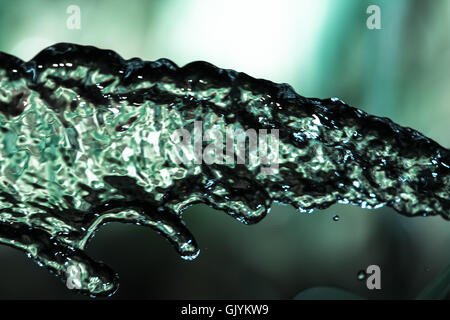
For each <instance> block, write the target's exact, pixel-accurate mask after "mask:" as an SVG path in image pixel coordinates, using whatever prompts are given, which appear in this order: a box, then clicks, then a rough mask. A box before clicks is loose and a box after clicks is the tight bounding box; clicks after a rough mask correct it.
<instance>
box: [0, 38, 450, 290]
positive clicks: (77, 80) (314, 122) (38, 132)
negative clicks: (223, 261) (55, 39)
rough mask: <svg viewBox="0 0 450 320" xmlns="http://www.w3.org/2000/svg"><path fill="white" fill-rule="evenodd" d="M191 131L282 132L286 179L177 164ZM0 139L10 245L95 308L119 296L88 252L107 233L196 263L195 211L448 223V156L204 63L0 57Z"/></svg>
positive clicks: (2, 216) (56, 52) (255, 168)
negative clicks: (130, 236) (133, 235)
mask: <svg viewBox="0 0 450 320" xmlns="http://www.w3.org/2000/svg"><path fill="white" fill-rule="evenodd" d="M195 121H202V129H204V130H206V129H208V128H215V129H218V130H219V131H221V132H224V131H225V130H226V128H229V127H232V128H233V129H235V130H237V129H242V130H247V129H256V130H258V129H266V130H271V129H279V150H278V152H279V154H278V171H277V172H276V174H271V175H269V174H263V173H262V172H261V170H260V169H261V167H262V164H261V163H257V164H253V165H249V164H235V163H231V164H228V163H220V164H218V163H212V164H206V163H192V162H190V163H189V164H186V163H182V164H177V163H175V162H174V161H172V160H171V158H170V156H169V154H170V151H171V150H173V149H174V148H175V147H176V145H177V143H176V142H174V141H173V140H172V139H171V138H170V137H171V134H172V133H173V132H174V131H175V130H176V129H179V128H187V129H192V127H193V124H194V122H195ZM0 128H1V133H0V139H1V143H0V169H1V176H0V243H3V244H6V245H9V246H12V247H15V248H18V249H20V250H23V251H25V252H26V253H27V255H28V256H29V257H31V258H33V259H34V260H35V261H37V262H38V263H39V264H40V265H42V266H45V267H46V268H48V269H50V270H51V271H52V272H54V273H55V274H56V275H58V276H59V277H60V278H61V279H62V280H63V281H64V282H65V283H67V284H70V287H73V288H74V289H75V290H79V291H81V292H84V293H88V294H90V295H91V296H98V295H108V294H112V293H113V292H115V290H116V289H117V285H118V278H117V275H116V273H115V272H113V271H112V270H111V269H110V268H109V267H107V266H106V265H104V264H103V263H100V262H97V261H94V260H93V259H91V258H90V257H88V256H87V255H86V254H85V253H84V249H85V248H86V246H87V244H88V242H89V240H90V239H91V238H92V237H93V234H94V232H95V231H96V230H97V229H98V228H99V227H100V226H101V225H103V224H105V223H107V222H111V221H120V222H126V223H134V224H139V225H144V226H148V227H150V228H152V229H154V230H156V231H157V232H159V233H160V234H162V235H163V236H165V237H166V238H167V239H168V240H169V241H170V242H171V243H172V244H173V245H174V247H175V248H176V249H177V251H178V252H179V253H180V255H181V256H182V257H184V258H185V259H194V258H195V257H196V256H197V255H198V253H199V249H198V246H197V244H196V242H195V239H194V238H193V237H192V235H191V233H190V232H189V231H188V230H187V228H186V227H185V225H184V223H183V221H182V212H183V211H184V210H185V209H186V208H187V207H188V206H190V205H193V204H196V203H205V204H207V205H209V206H211V207H213V208H215V209H219V210H222V211H225V212H227V213H228V214H229V215H231V216H232V217H234V218H236V219H238V220H239V221H241V222H243V223H246V224H251V223H255V222H258V221H260V220H261V219H262V218H263V217H264V216H265V215H266V214H267V212H268V211H269V209H270V207H271V205H272V203H273V202H274V201H277V202H282V203H286V204H290V205H293V206H294V207H296V208H298V209H299V210H301V211H305V212H308V211H311V210H313V209H315V208H318V209H324V208H327V207H329V206H330V205H332V204H334V203H336V202H343V203H351V204H355V205H359V206H361V207H364V208H378V207H381V206H384V205H387V206H390V207H392V208H394V209H395V210H397V211H398V212H400V213H402V214H405V215H410V216H417V215H441V216H442V217H444V218H446V219H448V218H449V214H450V210H449V209H450V202H449V199H448V195H449V190H450V181H449V179H450V167H449V166H450V154H449V151H448V150H446V149H444V148H442V147H441V146H440V145H438V144H437V143H436V142H434V141H432V140H430V139H428V138H426V137H424V136H423V135H421V134H420V133H418V132H417V131H414V130H412V129H410V128H404V127H401V126H399V125H396V124H395V123H393V122H392V121H390V120H389V119H387V118H379V117H374V116H371V115H368V114H366V113H364V112H363V111H361V110H358V109H355V108H353V107H350V106H348V105H347V104H345V103H344V102H342V101H341V100H338V99H335V98H333V99H325V100H320V99H316V98H305V97H302V96H300V95H298V94H296V93H295V92H294V91H293V89H292V88H291V87H290V86H288V85H286V84H275V83H272V82H270V81H266V80H258V79H254V78H252V77H250V76H248V75H246V74H244V73H239V72H235V71H232V70H224V69H219V68H217V67H215V66H213V65H211V64H208V63H206V62H193V63H190V64H188V65H186V66H184V67H182V68H179V67H177V66H176V65H175V64H174V63H172V62H171V61H169V60H165V59H161V60H158V61H155V62H145V61H142V60H140V59H137V58H134V59H131V60H124V59H122V58H121V57H120V56H118V55H117V54H116V53H114V52H112V51H107V50H100V49H97V48H94V47H88V46H78V45H74V44H56V45H54V46H51V47H49V48H47V49H45V50H43V51H42V52H41V53H39V54H38V55H37V56H36V57H35V58H34V59H32V60H31V61H28V62H24V61H22V60H20V59H18V58H16V57H13V56H10V55H8V54H5V53H0ZM74 275H76V276H77V278H76V279H74V278H73V276H74Z"/></svg>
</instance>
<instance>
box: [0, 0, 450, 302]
mask: <svg viewBox="0 0 450 320" xmlns="http://www.w3.org/2000/svg"><path fill="white" fill-rule="evenodd" d="M373 4H374V5H378V6H379V8H380V10H381V12H380V13H381V16H380V17H381V29H380V30H369V29H368V28H367V26H366V20H367V19H368V18H369V16H370V14H367V13H366V9H367V8H368V6H369V5H373ZM72 5H75V6H77V8H79V9H80V29H71V28H69V27H68V25H67V20H68V19H71V17H72V18H73V14H74V12H75V11H70V10H69V13H68V11H67V10H68V8H70V6H72ZM71 8H73V7H71ZM70 21H72V22H73V20H70ZM70 21H69V22H70ZM69 25H70V23H69ZM71 26H73V24H72V25H71ZM449 28H450V1H448V0H434V1H427V0H395V1H392V0H385V1H382V0H371V1H368V0H340V1H336V0H292V1H278V0H277V1H263V0H246V1H238V0H226V1H225V0H222V1H214V0H165V1H162V0H161V1H148V0H133V1H130V0H129V1H124V0H121V1H112V0H108V1H106V0H102V1H98V0H97V1H92V0H60V1H53V0H35V1H25V0H15V1H6V0H0V51H4V52H7V53H10V54H14V55H17V56H19V57H20V58H22V59H25V60H28V59H31V58H32V57H33V56H34V55H35V54H37V53H38V52H39V51H40V50H41V49H43V48H45V47H46V46H48V45H51V44H54V43H56V42H74V43H78V44H89V45H94V46H97V47H100V48H106V49H112V50H115V51H117V52H118V53H119V54H121V55H122V56H123V57H124V58H132V57H140V58H143V59H145V60H155V59H158V58H162V57H165V58H169V59H171V60H172V61H174V62H175V63H177V64H178V65H184V64H186V63H188V62H190V61H193V60H206V61H209V62H211V63H214V64H216V65H217V66H219V67H223V68H231V69H235V70H238V71H243V72H246V73H248V74H250V75H252V76H254V77H258V78H266V79H270V80H272V81H275V82H287V83H290V84H291V85H292V86H293V87H294V88H295V89H296V91H297V92H298V93H300V94H302V95H305V96H314V97H320V98H325V97H334V96H336V97H340V98H341V99H343V100H344V101H346V102H347V103H349V104H351V105H353V106H356V107H360V108H362V109H363V110H365V111H367V112H369V113H372V114H375V115H379V116H386V117H390V118H391V119H392V120H394V121H395V122H397V123H399V124H401V125H404V126H409V127H412V128H414V129H417V130H419V131H421V132H422V133H423V134H425V135H427V136H429V137H431V138H433V139H434V140H436V141H437V142H439V143H440V144H441V145H443V146H445V147H450V130H449V125H450V105H449V101H450V90H449V89H450V88H449V86H450V39H449V32H448V30H449ZM336 215H338V216H339V218H340V219H339V221H334V220H333V217H334V216H336ZM185 217H186V220H187V224H188V226H189V227H190V229H191V230H192V232H193V233H194V234H195V235H196V238H197V240H198V242H199V244H200V246H201V250H202V252H201V254H200V256H199V258H198V259H197V260H194V261H190V262H189V261H183V260H182V259H180V258H179V256H178V255H177V253H176V252H175V251H174V250H173V249H172V247H171V246H170V245H169V243H167V242H166V241H165V240H164V239H162V238H161V237H160V236H158V235H157V234H155V233H153V232H152V231H151V230H149V229H144V228H141V227H138V226H133V225H120V224H110V225H108V226H105V227H103V228H102V229H101V230H100V231H99V232H98V233H97V237H96V238H95V239H94V240H93V241H92V243H91V245H90V247H89V249H88V252H89V254H90V255H91V256H92V257H94V258H96V259H100V260H103V261H105V262H106V263H108V264H109V265H110V266H112V267H113V268H114V269H115V270H116V271H118V272H119V274H120V277H121V288H120V289H119V291H118V293H117V294H116V295H115V296H113V297H112V298H194V299H195V298H206V299H207V298H224V299H227V298H236V299H240V298H255V299H259V298H261V299H266V298H267V299H279V298H282V299H291V298H293V297H294V296H295V295H296V294H297V293H299V292H300V291H302V290H305V289H307V288H310V287H314V286H334V287H339V288H343V289H346V290H349V291H351V292H354V293H356V294H359V295H361V296H363V297H366V298H371V299H380V298H385V299H389V298H401V299H403V298H413V297H415V296H416V295H417V294H418V293H419V292H420V291H421V290H422V289H423V288H424V287H425V286H426V285H427V284H429V283H430V282H431V281H432V280H433V279H434V278H435V277H436V276H438V275H439V273H440V272H441V271H442V270H443V268H445V267H446V266H447V265H449V264H450V255H449V252H448V247H449V244H450V222H447V221H445V220H443V219H442V218H439V217H426V218H424V217H420V218H407V217H403V216H401V215H399V214H397V213H395V212H394V211H392V210H389V209H379V210H374V211H369V210H363V209H360V208H357V207H352V206H346V205H336V206H333V207H331V208H329V209H327V210H324V211H316V212H314V213H313V214H300V213H298V212H296V211H295V210H294V209H293V208H291V207H288V206H274V207H273V208H272V211H271V213H270V215H269V216H268V217H267V218H266V219H264V220H263V221H262V222H260V223H259V224H256V225H252V226H245V225H242V224H240V223H239V222H237V221H235V220H233V219H232V218H230V217H228V216H226V215H225V214H224V213H222V212H217V211H213V210H211V209H209V208H207V207H205V206H194V207H191V208H190V209H188V211H187V212H185ZM0 261H1V263H0V298H67V299H72V298H74V299H80V298H81V299H84V298H85V297H83V296H80V295H76V294H74V293H72V292H70V291H69V290H68V289H67V288H66V287H65V286H64V285H63V284H62V283H61V282H60V281H59V280H58V279H56V278H54V277H53V276H51V275H50V274H49V273H48V272H47V271H46V270H44V269H41V268H39V267H38V266H37V265H36V264H35V263H33V262H32V261H31V260H29V259H27V258H26V257H25V255H24V254H23V253H21V252H18V251H16V250H14V249H11V248H8V247H0ZM371 264H377V265H379V266H380V267H381V282H382V289H381V290H374V291H369V290H368V289H367V288H366V285H365V282H364V281H358V280H357V273H358V271H359V270H361V269H365V268H366V267H367V266H369V265H371Z"/></svg>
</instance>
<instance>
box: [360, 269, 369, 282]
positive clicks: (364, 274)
mask: <svg viewBox="0 0 450 320" xmlns="http://www.w3.org/2000/svg"><path fill="white" fill-rule="evenodd" d="M366 277H367V273H366V271H364V270H359V271H358V280H359V281H363V280H364V279H365V278H366Z"/></svg>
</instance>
